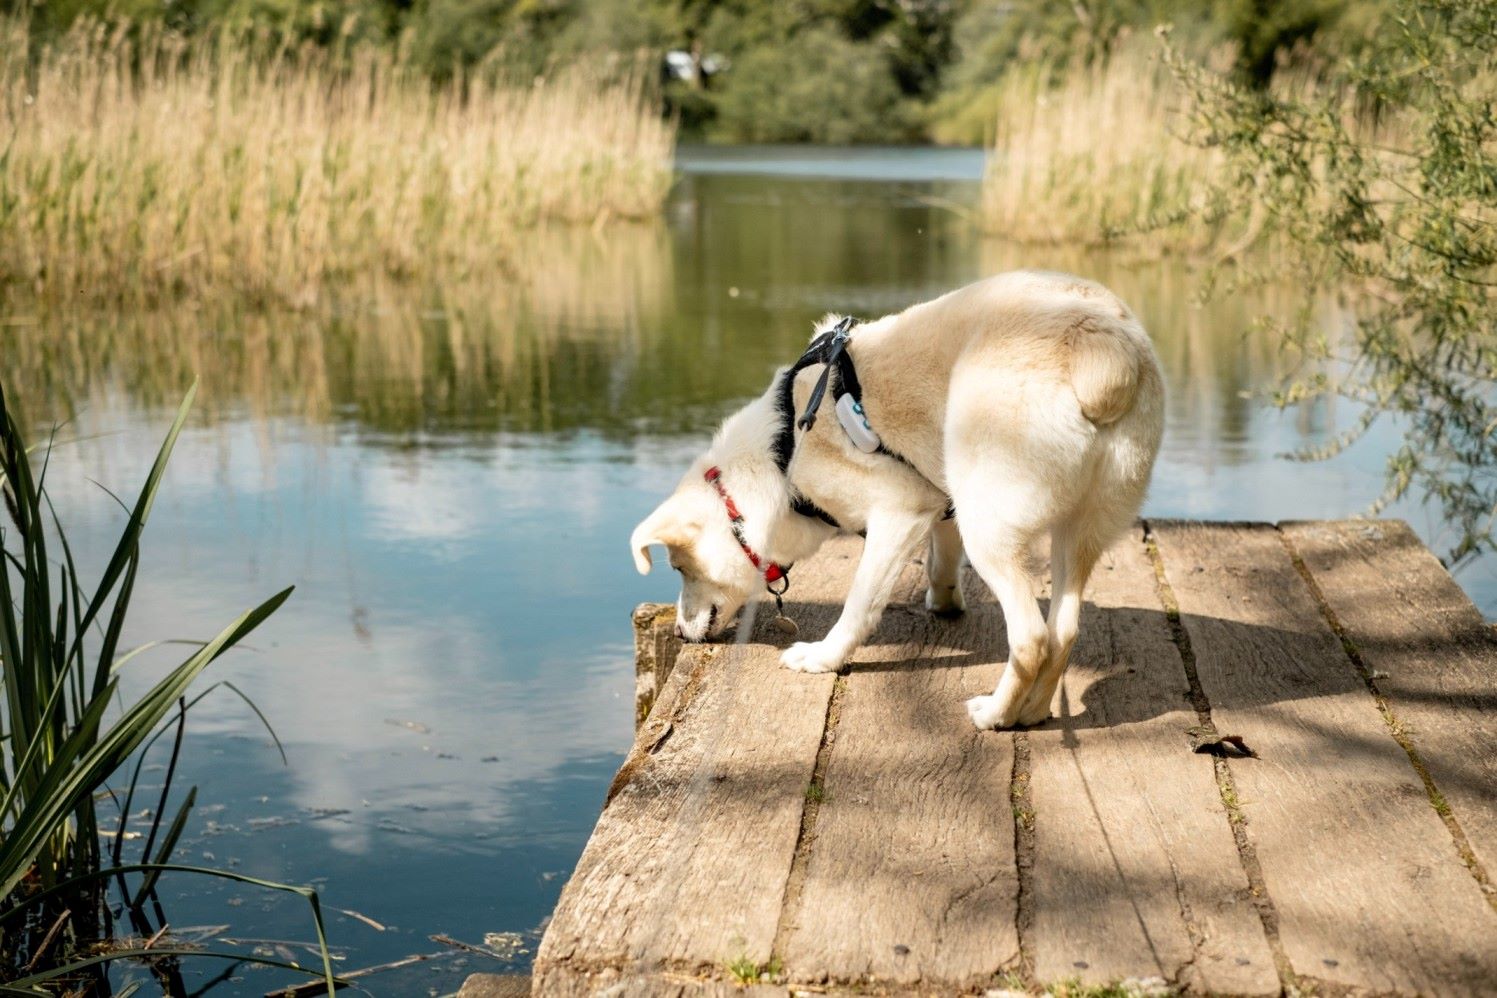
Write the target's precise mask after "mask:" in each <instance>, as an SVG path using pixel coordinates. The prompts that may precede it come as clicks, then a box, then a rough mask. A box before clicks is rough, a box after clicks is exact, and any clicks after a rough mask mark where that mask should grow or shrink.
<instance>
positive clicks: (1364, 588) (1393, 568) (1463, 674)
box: [1282, 520, 1497, 873]
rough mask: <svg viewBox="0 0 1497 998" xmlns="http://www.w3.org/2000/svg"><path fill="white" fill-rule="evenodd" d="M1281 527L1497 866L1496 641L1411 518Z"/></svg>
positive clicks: (1476, 846)
mask: <svg viewBox="0 0 1497 998" xmlns="http://www.w3.org/2000/svg"><path fill="white" fill-rule="evenodd" d="M1282 530H1283V532H1284V534H1285V536H1287V537H1288V538H1289V539H1290V542H1291V543H1292V545H1293V547H1294V549H1295V551H1296V552H1297V553H1298V554H1299V556H1300V558H1301V560H1302V561H1303V562H1304V564H1305V567H1306V568H1307V569H1308V570H1309V572H1310V576H1311V577H1312V578H1313V579H1314V580H1315V583H1316V585H1317V586H1318V587H1319V588H1320V591H1321V593H1322V595H1323V596H1324V598H1325V601H1326V604H1327V605H1328V606H1329V608H1330V610H1331V612H1332V613H1333V614H1335V617H1336V620H1337V621H1338V622H1339V623H1340V625H1341V628H1342V630H1343V632H1344V633H1345V634H1346V636H1347V637H1348V638H1350V639H1351V641H1352V643H1353V645H1354V646H1355V648H1356V651H1357V654H1358V655H1359V656H1360V657H1361V659H1362V662H1363V664H1364V665H1365V666H1366V668H1367V669H1369V670H1371V671H1372V673H1373V674H1374V676H1375V682H1376V685H1377V688H1378V691H1379V692H1381V693H1382V694H1383V696H1385V697H1386V698H1387V700H1388V703H1389V705H1390V707H1391V708H1392V710H1393V711H1394V714H1395V716H1396V717H1397V718H1398V721H1399V723H1400V725H1401V727H1402V728H1403V730H1404V731H1405V732H1406V733H1407V734H1408V735H1409V736H1410V737H1411V738H1412V740H1413V742H1414V745H1415V748H1416V749H1417V750H1418V752H1419V756H1420V758H1421V759H1422V760H1423V762H1424V765H1425V767H1426V768H1427V769H1428V770H1429V774H1430V776H1431V778H1432V779H1433V780H1434V782H1435V785H1436V786H1437V787H1438V788H1439V789H1440V792H1441V793H1442V794H1443V795H1444V797H1445V800H1446V801H1447V802H1448V803H1449V804H1450V807H1451V810H1452V813H1453V814H1454V815H1455V817H1456V820H1457V821H1459V822H1460V825H1461V830H1462V831H1463V832H1465V835H1466V839H1467V840H1468V841H1469V843H1470V845H1471V849H1472V851H1473V852H1474V853H1475V854H1476V856H1477V858H1478V859H1479V860H1480V861H1481V863H1482V864H1483V865H1484V866H1485V867H1486V869H1487V872H1488V873H1492V872H1494V871H1497V634H1494V632H1493V630H1492V628H1491V627H1490V626H1489V625H1488V624H1487V623H1486V621H1485V620H1484V619H1483V618H1482V615H1481V612H1480V611H1479V610H1477V609H1476V607H1475V606H1474V605H1473V604H1472V603H1471V600H1470V599H1469V598H1468V597H1467V596H1466V594H1465V593H1464V592H1462V591H1461V587H1460V586H1458V585H1456V583H1455V580H1454V579H1452V578H1451V577H1450V573H1448V572H1446V571H1445V568H1444V566H1442V565H1441V564H1440V562H1439V560H1438V559H1436V558H1435V556H1434V555H1432V554H1430V552H1429V550H1428V549H1427V548H1425V546H1424V545H1423V544H1422V543H1421V542H1420V541H1419V538H1418V537H1417V536H1415V534H1414V532H1413V531H1412V530H1410V529H1409V527H1408V525H1407V524H1405V523H1402V522H1400V521H1396V520H1383V521H1378V522H1375V523H1374V522H1369V523H1356V522H1340V523H1286V524H1283V525H1282Z"/></svg>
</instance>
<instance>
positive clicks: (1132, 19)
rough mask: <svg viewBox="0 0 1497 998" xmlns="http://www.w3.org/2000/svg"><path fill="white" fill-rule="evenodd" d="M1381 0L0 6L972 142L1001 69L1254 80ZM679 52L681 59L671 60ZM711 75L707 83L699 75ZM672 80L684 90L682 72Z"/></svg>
mask: <svg viewBox="0 0 1497 998" xmlns="http://www.w3.org/2000/svg"><path fill="white" fill-rule="evenodd" d="M1385 6H1386V0H1341V2H1337V0H1206V2H1192V0H789V2H786V0H40V2H38V0H0V7H6V8H10V9H11V10H16V9H26V10H29V11H30V12H31V16H32V22H33V24H34V25H35V26H36V33H37V36H38V40H45V38H46V36H48V35H51V34H55V33H57V32H59V31H61V30H64V29H65V28H66V27H67V26H69V25H70V24H72V23H73V22H74V21H75V20H76V19H77V18H78V17H79V16H82V15H87V16H94V17H105V18H108V17H124V18H127V19H129V20H131V21H135V22H143V21H153V20H162V21H165V22H166V24H167V25H168V26H169V27H171V28H174V29H177V30H181V31H184V32H187V33H201V32H209V31H215V30H219V29H221V28H224V27H229V26H233V27H243V26H246V25H250V26H256V27H263V28H265V29H268V30H271V31H275V32H282V33H287V34H289V35H290V36H292V37H294V38H297V39H299V40H307V41H311V42H314V43H317V44H325V45H335V44H347V43H349V42H375V43H379V44H384V45H390V46H397V47H399V48H400V50H401V51H402V53H403V54H404V55H405V57H407V58H409V59H410V60H411V61H412V62H413V63H414V64H415V65H416V66H418V67H419V68H420V69H421V70H422V71H423V72H426V73H428V74H430V75H431V76H432V77H433V78H434V79H437V80H444V79H447V78H450V77H451V76H452V75H454V74H455V73H457V72H460V71H467V70H471V69H473V68H474V67H478V66H492V67H497V68H500V69H503V70H508V71H512V72H514V73H516V74H536V73H540V72H543V71H545V70H546V69H547V68H548V67H551V66H554V65H556V64H557V63H558V62H563V61H575V60H578V59H594V58H599V57H602V56H606V55H609V54H620V53H622V54H626V55H630V56H643V57H644V58H645V59H646V60H648V61H649V62H650V63H651V64H654V65H660V66H662V67H663V65H664V63H663V59H664V55H665V53H667V52H670V51H676V52H682V53H687V54H688V56H689V58H690V61H689V62H685V63H683V64H682V65H681V66H680V67H679V69H678V73H676V74H671V73H665V72H663V71H662V81H663V85H664V96H665V102H666V106H667V108H668V109H669V110H670V112H672V113H674V114H677V115H679V119H680V121H681V124H682V128H683V132H684V134H685V136H686V137H688V138H705V139H709V140H716V141H726V142H744V141H757V142H833V143H835V142H917V141H926V140H932V139H933V140H936V141H941V142H955V143H977V142H981V141H983V140H984V139H986V138H987V137H989V133H991V130H992V118H993V112H994V111H995V110H996V108H997V101H998V90H999V86H1000V80H1001V78H1002V76H1003V74H1004V73H1005V72H1006V71H1007V70H1008V69H1010V68H1011V66H1012V64H1013V63H1014V62H1015V60H1021V59H1022V60H1025V61H1029V62H1038V63H1043V64H1051V65H1064V64H1067V63H1070V62H1072V61H1074V60H1078V59H1081V60H1095V59H1097V58H1099V57H1102V56H1105V55H1106V54H1107V53H1108V52H1109V51H1111V50H1112V49H1113V48H1114V47H1115V46H1116V45H1118V44H1119V42H1120V40H1122V39H1126V38H1127V37H1129V36H1130V35H1137V34H1142V33H1145V32H1146V31H1147V30H1148V29H1151V28H1152V27H1153V26H1154V25H1156V24H1159V23H1162V22H1171V23H1173V24H1174V25H1175V38H1176V41H1177V44H1182V45H1186V46H1188V47H1190V48H1192V49H1196V50H1198V51H1201V52H1205V51H1207V50H1210V49H1213V48H1216V47H1218V46H1222V45H1231V46H1232V48H1233V50H1234V51H1235V53H1236V54H1235V59H1236V67H1237V71H1238V73H1239V74H1240V75H1241V76H1242V77H1243V79H1245V80H1248V81H1250V82H1252V83H1254V84H1257V85H1262V84H1263V83H1265V82H1266V81H1267V79H1268V78H1269V76H1270V75H1271V73H1272V72H1273V70H1274V68H1275V66H1276V65H1277V64H1279V63H1281V62H1282V61H1284V60H1286V59H1288V60H1296V59H1297V60H1305V59H1326V58H1333V57H1338V56H1342V55H1346V54H1352V53H1355V52H1356V51H1359V50H1360V49H1361V48H1363V47H1365V45H1366V44H1367V40H1368V39H1369V38H1370V36H1371V35H1372V29H1373V26H1374V25H1376V24H1377V23H1378V22H1379V20H1380V18H1381V15H1382V14H1383V13H1384V11H1383V8H1384V7H1385ZM678 58H679V57H678ZM713 69H717V70H718V71H717V72H710V70H713ZM683 77H684V78H683Z"/></svg>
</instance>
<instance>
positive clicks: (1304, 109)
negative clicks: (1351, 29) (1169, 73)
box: [1169, 0, 1497, 561]
mask: <svg viewBox="0 0 1497 998" xmlns="http://www.w3.org/2000/svg"><path fill="white" fill-rule="evenodd" d="M1169 58H1170V60H1171V64H1172V66H1173V67H1174V69H1175V70H1176V72H1177V74H1178V76H1179V78H1180V79H1181V80H1182V81H1184V83H1185V84H1186V85H1187V86H1188V87H1189V88H1190V89H1191V90H1192V91H1193V93H1194V94H1195V96H1196V98H1197V100H1196V110H1195V119H1196V120H1195V124H1196V127H1197V132H1198V135H1199V137H1200V138H1201V140H1202V141H1205V142H1208V143H1211V144H1215V145H1218V146H1220V147H1221V148H1222V149H1223V150H1224V151H1225V152H1226V154H1227V170H1226V172H1225V175H1224V176H1223V177H1222V178H1221V183H1220V184H1219V186H1218V188H1217V190H1216V191H1215V199H1214V201H1215V209H1214V210H1217V211H1256V212H1257V213H1258V216H1259V217H1261V218H1263V219H1264V220H1265V222H1266V224H1265V232H1266V233H1268V235H1269V237H1270V239H1271V242H1272V245H1273V251H1274V253H1275V254H1276V256H1277V259H1278V261H1279V266H1280V268H1281V269H1282V270H1285V271H1288V272H1289V273H1290V274H1291V275H1292V276H1293V277H1294V278H1295V279H1296V281H1297V282H1298V283H1299V286H1300V287H1301V288H1302V289H1303V291H1304V295H1305V298H1304V305H1305V307H1304V308H1302V309H1301V310H1300V311H1299V313H1298V316H1297V318H1295V319H1294V320H1292V321H1289V322H1286V323H1282V324H1280V325H1279V327H1278V328H1279V332H1280V333H1281V334H1282V336H1283V338H1284V342H1285V344H1286V346H1287V347H1288V348H1289V349H1290V350H1291V351H1293V352H1294V353H1295V354H1296V355H1297V356H1298V358H1299V359H1300V361H1301V362H1302V363H1301V365H1300V366H1299V367H1298V369H1297V371H1296V374H1295V375H1294V376H1293V377H1292V378H1290V379H1289V380H1288V381H1287V382H1286V383H1285V384H1284V386H1283V387H1282V390H1281V391H1280V392H1279V393H1278V394H1277V396H1276V401H1277V402H1278V403H1279V404H1280V405H1285V406H1287V405H1294V404H1300V403H1304V402H1306V401H1308V400H1311V399H1314V398H1317V397H1321V396H1327V395H1339V396H1343V397H1345V398H1348V399H1351V400H1352V401H1353V402H1354V403H1355V404H1356V405H1357V407H1358V408H1359V412H1360V416H1359V418H1358V419H1357V421H1356V423H1355V425H1354V426H1353V427H1352V428H1351V429H1350V430H1349V431H1348V432H1346V433H1345V434H1344V435H1342V436H1341V437H1339V438H1337V439H1336V440H1334V441H1333V442H1332V443H1331V444H1330V445H1329V446H1327V447H1324V448H1321V449H1320V450H1318V451H1315V452H1312V453H1308V454H1306V455H1305V456H1308V457H1327V456H1330V455H1332V454H1336V453H1339V452H1340V451H1342V450H1344V449H1345V448H1346V447H1347V446H1349V445H1350V444H1352V443H1354V442H1355V441H1356V440H1358V439H1360V438H1361V437H1362V436H1363V435H1364V434H1365V433H1366V432H1367V430H1368V429H1369V428H1370V427H1372V426H1373V425H1374V424H1375V423H1377V422H1379V421H1380V420H1388V419H1392V420H1395V421H1396V422H1397V424H1398V425H1399V426H1400V427H1401V428H1402V429H1403V430H1404V432H1405V441H1404V443H1403V445H1402V446H1401V447H1399V448H1398V449H1397V450H1396V451H1395V453H1394V454H1393V455H1392V456H1391V457H1390V458H1389V459H1388V463H1387V483H1386V489H1385V491H1384V493H1383V495H1382V496H1381V497H1380V499H1379V500H1378V503H1377V506H1378V507H1379V508H1381V507H1383V506H1386V505H1387V504H1388V503H1390V502H1393V501H1395V500H1397V499H1400V498H1402V497H1403V496H1405V495H1408V494H1410V493H1411V492H1412V493H1413V494H1416V495H1420V496H1422V497H1424V498H1425V500H1426V501H1433V502H1435V503H1438V504H1439V506H1440V508H1441V510H1442V512H1443V514H1444V517H1445V519H1446V521H1447V523H1448V524H1449V526H1450V529H1451V531H1452V534H1453V541H1452V543H1451V547H1450V552H1449V553H1450V558H1451V560H1452V561H1459V560H1461V559H1464V558H1466V557H1468V556H1470V555H1472V554H1474V553H1475V552H1478V551H1481V550H1491V549H1493V548H1494V547H1497V545H1494V534H1493V518H1494V510H1497V475H1494V470H1497V468H1494V463H1497V397H1494V385H1497V327H1494V323H1497V112H1494V99H1497V0H1397V3H1396V6H1395V8H1394V10H1393V12H1392V14H1391V16H1390V18H1389V20H1388V24H1387V30H1385V31H1383V32H1382V33H1380V35H1379V36H1378V38H1377V39H1376V40H1375V41H1374V43H1373V44H1372V46H1371V47H1370V48H1369V49H1368V50H1367V51H1366V52H1365V53H1364V54H1363V55H1362V56H1360V57H1358V58H1357V59H1355V60H1350V61H1348V62H1347V63H1346V64H1345V65H1343V66H1341V67H1340V68H1339V69H1337V70H1336V71H1335V72H1334V73H1333V74H1332V75H1331V78H1330V79H1329V80H1328V81H1327V84H1326V85H1325V86H1321V87H1318V88H1315V90H1314V91H1313V92H1312V93H1310V94H1309V95H1308V96H1293V95H1283V94H1274V93H1271V92H1264V91H1261V90H1255V89H1251V88H1248V87H1245V86H1242V85H1239V84H1237V83H1234V82H1233V81H1232V80H1230V79H1226V78H1222V77H1217V76H1214V75H1212V74H1210V73H1208V72H1206V71H1205V70H1204V69H1202V68H1201V67H1200V66H1199V65H1196V64H1194V63H1192V62H1190V61H1189V60H1187V59H1185V58H1183V57H1182V56H1181V55H1180V54H1179V52H1178V51H1174V50H1171V51H1170V53H1169ZM1326 294H1339V295H1340V296H1341V297H1342V298H1343V300H1344V301H1345V304H1346V308H1347V310H1348V312H1349V314H1350V315H1351V317H1352V319H1351V322H1350V324H1349V335H1348V336H1347V337H1345V342H1344V343H1343V342H1341V341H1340V340H1339V339H1338V338H1337V337H1334V336H1332V335H1330V334H1329V333H1328V332H1327V331H1326V330H1325V329H1324V328H1322V327H1321V326H1320V325H1319V324H1317V323H1316V322H1315V321H1314V319H1313V312H1312V310H1311V308H1310V303H1311V302H1312V301H1313V300H1314V299H1315V298H1316V297H1317V296H1323V295H1326Z"/></svg>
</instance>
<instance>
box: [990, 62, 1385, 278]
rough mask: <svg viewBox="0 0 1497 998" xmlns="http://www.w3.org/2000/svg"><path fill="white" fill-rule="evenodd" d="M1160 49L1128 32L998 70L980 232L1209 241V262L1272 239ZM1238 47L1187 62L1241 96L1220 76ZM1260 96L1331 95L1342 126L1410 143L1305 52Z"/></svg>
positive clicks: (1074, 242) (1144, 246)
mask: <svg viewBox="0 0 1497 998" xmlns="http://www.w3.org/2000/svg"><path fill="white" fill-rule="evenodd" d="M1164 51H1169V50H1168V49H1164V50H1161V49H1160V48H1159V47H1158V46H1155V45H1152V44H1143V43H1142V41H1141V40H1140V39H1133V40H1131V41H1129V42H1127V43H1124V44H1122V45H1120V46H1119V47H1118V49H1117V50H1116V51H1114V52H1113V54H1112V55H1111V56H1110V57H1108V58H1106V59H1104V60H1100V61H1098V62H1094V63H1085V62H1075V63H1072V64H1071V65H1069V66H1067V67H1062V68H1060V69H1058V70H1057V69H1055V68H1054V67H1051V66H1046V65H1044V64H1042V63H1027V64H1023V65H1020V66H1018V67H1017V68H1015V69H1014V70H1013V71H1012V72H1010V73H1009V74H1008V75H1007V76H1005V77H1004V78H1003V79H1002V81H1001V83H1000V85H999V87H998V106H999V110H998V119H997V131H996V138H995V140H994V142H993V145H992V147H991V155H990V156H989V158H988V167H987V170H986V172H985V174H984V177H983V187H982V198H981V206H980V212H979V217H980V221H981V224H982V226H983V228H984V229H985V230H986V231H987V232H989V233H990V234H993V235H995V236H1001V237H1003V238H1005V239H1008V240H1012V241H1015V242H1019V243H1028V244H1035V243H1041V244H1054V245H1066V246H1073V247H1096V246H1102V245H1109V244H1117V245H1125V246H1128V247H1131V248H1132V249H1134V250H1136V251H1142V252H1144V253H1146V254H1148V255H1159V254H1163V253H1189V252H1198V251H1203V250H1210V251H1211V255H1212V258H1214V259H1216V260H1221V259H1224V258H1235V257H1237V256H1239V255H1241V254H1242V253H1244V252H1245V251H1246V250H1248V249H1249V248H1250V247H1254V246H1257V245H1264V244H1268V245H1270V246H1271V239H1265V238H1263V237H1264V224H1263V223H1264V209H1263V207H1262V206H1261V205H1257V204H1252V205H1250V204H1249V201H1250V200H1251V199H1250V198H1245V197H1241V196H1237V197H1224V196H1223V193H1222V190H1221V185H1222V180H1223V179H1224V177H1225V175H1226V169H1227V160H1226V157H1225V154H1224V153H1223V151H1222V148H1221V145H1222V143H1221V141H1220V137H1219V136H1217V137H1212V136H1210V135H1208V134H1207V133H1206V130H1205V129H1203V128H1202V127H1201V123H1200V114H1199V111H1200V108H1199V105H1198V98H1197V96H1196V91H1197V90H1199V89H1200V88H1199V87H1196V88H1192V87H1189V86H1186V85H1185V82H1184V81H1182V74H1181V73H1180V71H1179V68H1178V66H1176V67H1172V66H1171V65H1170V60H1168V59H1166V58H1163V52H1164ZM1234 55H1235V53H1234V50H1232V49H1231V48H1230V47H1223V48H1220V49H1217V50H1215V51H1213V52H1210V53H1207V54H1206V55H1205V56H1203V57H1201V58H1200V59H1197V60H1192V65H1194V66H1196V67H1197V71H1198V72H1200V73H1202V74H1205V76H1207V77H1209V78H1211V79H1213V80H1215V81H1218V83H1219V85H1221V86H1225V87H1227V88H1228V89H1231V90H1233V91H1234V92H1236V93H1239V94H1243V93H1248V91H1245V90H1244V89H1243V88H1241V87H1240V86H1236V85H1235V84H1232V83H1230V82H1228V81H1229V79H1230V73H1229V69H1228V67H1230V66H1231V65H1232V63H1233V58H1234ZM1178 61H1179V58H1178V57H1176V62H1178ZM1269 94H1270V95H1271V96H1272V97H1273V98H1275V99H1286V98H1287V99H1290V100H1297V101H1303V100H1307V99H1309V100H1318V101H1323V102H1326V103H1327V104H1328V105H1329V106H1331V107H1334V108H1335V109H1336V118H1337V119H1338V121H1339V123H1340V125H1341V126H1342V127H1343V128H1344V130H1345V132H1346V134H1347V135H1349V136H1351V137H1353V138H1355V139H1357V140H1359V141H1364V142H1367V143H1369V148H1370V149H1373V150H1376V149H1378V148H1382V147H1398V146H1401V145H1404V144H1406V143H1407V142H1408V141H1410V139H1409V136H1408V134H1407V132H1408V122H1407V121H1406V120H1405V119H1404V118H1403V117H1401V116H1400V115H1398V114H1394V113H1388V110H1387V109H1383V110H1382V112H1378V110H1377V109H1376V108H1375V106H1374V105H1373V104H1372V103H1370V102H1368V101H1367V100H1366V99H1365V98H1364V97H1363V96H1362V95H1360V94H1358V93H1357V92H1356V91H1354V90H1349V89H1344V88H1340V87H1336V86H1333V85H1331V84H1328V83H1327V82H1326V80H1325V71H1324V67H1323V66H1321V65H1320V64H1318V63H1317V62H1316V61H1315V60H1314V59H1313V58H1311V57H1310V56H1309V55H1308V54H1306V53H1300V54H1299V57H1298V59H1297V60H1296V61H1292V62H1291V63H1289V64H1287V65H1286V66H1285V67H1284V68H1282V69H1280V70H1279V72H1278V73H1277V74H1276V75H1275V76H1274V78H1273V80H1272V82H1271V84H1270V86H1269ZM1303 166H1304V168H1305V169H1306V170H1309V171H1310V172H1311V173H1313V174H1315V175H1316V176H1319V175H1323V174H1324V173H1325V171H1326V170H1327V169H1328V164H1327V163H1326V162H1324V161H1318V162H1311V163H1306V164H1303ZM1255 179H1256V180H1262V178H1255ZM1238 193H1240V192H1238ZM1378 193H1379V194H1382V193H1385V192H1378Z"/></svg>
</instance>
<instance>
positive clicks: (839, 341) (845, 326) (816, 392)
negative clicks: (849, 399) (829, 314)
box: [795, 315, 854, 430]
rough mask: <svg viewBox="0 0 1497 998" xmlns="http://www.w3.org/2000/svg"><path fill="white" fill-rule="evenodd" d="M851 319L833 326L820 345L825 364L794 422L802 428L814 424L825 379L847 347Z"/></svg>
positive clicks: (807, 427)
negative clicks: (801, 411)
mask: <svg viewBox="0 0 1497 998" xmlns="http://www.w3.org/2000/svg"><path fill="white" fill-rule="evenodd" d="M853 321H854V320H853V317H852V316H850V315H849V316H845V317H844V318H843V319H842V321H840V322H838V323H837V324H836V325H835V326H833V327H832V331H831V332H830V333H829V334H828V336H829V337H830V338H829V339H828V340H827V342H826V344H825V346H823V347H822V351H823V352H824V354H825V356H823V357H821V358H820V360H821V363H822V364H824V365H826V366H825V367H823V368H822V371H821V377H819V378H817V379H816V387H814V388H812V389H811V398H810V399H809V400H807V402H806V411H805V412H804V413H803V414H802V415H801V417H800V419H799V420H797V421H796V424H795V425H796V426H799V427H800V428H801V429H803V430H809V429H810V428H811V427H813V426H815V425H816V410H818V409H820V408H821V400H822V398H823V397H825V395H826V386H827V380H828V379H829V378H830V377H831V376H832V368H833V367H835V366H836V364H837V361H838V360H839V359H840V358H841V356H842V351H844V350H845V349H847V340H848V335H847V334H848V331H849V330H851V329H852V326H853Z"/></svg>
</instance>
